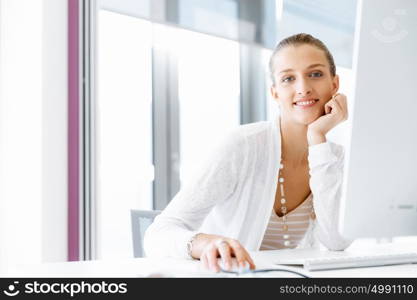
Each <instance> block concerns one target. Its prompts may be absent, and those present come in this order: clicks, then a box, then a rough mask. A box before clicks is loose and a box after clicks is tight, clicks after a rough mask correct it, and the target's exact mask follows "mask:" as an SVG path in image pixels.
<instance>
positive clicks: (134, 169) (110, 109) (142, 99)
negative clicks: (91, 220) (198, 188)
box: [96, 10, 153, 258]
mask: <svg viewBox="0 0 417 300" xmlns="http://www.w3.org/2000/svg"><path fill="white" fill-rule="evenodd" d="M151 42H152V28H151V23H150V22H148V21H144V20H141V19H138V18H134V17H130V16H126V15H121V14H117V13H113V12H109V11H104V10H101V11H100V14H99V26H98V80H97V83H98V97H97V110H96V111H97V115H96V117H97V127H98V128H97V137H96V138H97V151H96V153H97V155H98V157H97V174H98V176H97V199H98V206H99V210H98V239H99V240H98V244H99V249H98V250H99V251H98V257H99V258H120V257H131V256H132V255H133V246H132V237H131V224H130V209H132V208H136V209H143V210H150V209H152V181H153V165H152V52H151V50H152V48H151V47H152V46H151V45H152V44H151Z"/></svg>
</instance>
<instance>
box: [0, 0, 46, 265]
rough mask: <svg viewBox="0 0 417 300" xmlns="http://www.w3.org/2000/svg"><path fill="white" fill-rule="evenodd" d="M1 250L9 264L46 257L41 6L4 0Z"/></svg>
mask: <svg viewBox="0 0 417 300" xmlns="http://www.w3.org/2000/svg"><path fill="white" fill-rule="evenodd" d="M0 6H1V9H0V11H1V17H0V22H1V25H0V27H1V33H0V38H1V42H0V66H1V67H0V69H1V89H0V90H1V91H0V93H1V95H0V123H1V125H0V128H1V131H0V148H1V150H0V153H1V156H0V202H1V210H0V219H1V220H2V223H1V227H2V231H1V237H0V244H1V246H0V248H1V251H2V254H3V262H2V266H1V267H2V270H0V272H3V271H4V270H5V268H6V267H5V265H4V264H5V263H7V264H8V266H12V265H14V264H16V263H18V262H37V261H40V257H41V242H40V241H41V226H40V224H41V223H40V222H41V193H42V190H41V156H42V155H41V150H42V145H41V135H42V132H41V120H42V110H41V99H42V96H41V77H42V76H41V74H42V73H41V50H42V47H41V38H42V31H41V21H42V6H41V1H39V0H37V1H33V0H1V2H0Z"/></svg>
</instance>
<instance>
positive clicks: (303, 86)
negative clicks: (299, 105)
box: [296, 80, 311, 97]
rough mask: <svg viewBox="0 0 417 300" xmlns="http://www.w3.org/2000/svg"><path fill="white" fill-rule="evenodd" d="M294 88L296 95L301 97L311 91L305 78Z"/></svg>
mask: <svg viewBox="0 0 417 300" xmlns="http://www.w3.org/2000/svg"><path fill="white" fill-rule="evenodd" d="M296 89H297V95H298V96H301V97H303V96H307V95H309V94H310V93H311V86H310V85H309V84H308V83H307V82H306V81H305V80H300V81H299V82H298V85H297V87H296Z"/></svg>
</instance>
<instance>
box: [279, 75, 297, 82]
mask: <svg viewBox="0 0 417 300" xmlns="http://www.w3.org/2000/svg"><path fill="white" fill-rule="evenodd" d="M291 80H294V77H293V76H288V77H284V78H282V80H281V81H282V82H290V81H291Z"/></svg>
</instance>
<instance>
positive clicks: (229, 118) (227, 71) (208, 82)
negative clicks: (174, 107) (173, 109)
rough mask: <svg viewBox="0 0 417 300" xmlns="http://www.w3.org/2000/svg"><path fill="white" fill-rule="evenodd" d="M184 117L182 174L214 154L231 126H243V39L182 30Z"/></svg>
mask: <svg viewBox="0 0 417 300" xmlns="http://www.w3.org/2000/svg"><path fill="white" fill-rule="evenodd" d="M177 40H178V44H179V45H181V47H180V49H178V50H177V53H178V54H177V55H178V94H179V108H180V111H179V116H180V141H181V142H180V162H181V163H180V178H181V181H184V180H185V179H186V178H187V176H188V175H190V172H191V171H192V169H193V167H194V166H196V165H197V164H199V162H201V160H202V159H204V158H205V157H206V156H207V155H208V153H207V152H208V151H210V146H211V145H213V144H215V143H216V142H217V141H218V140H219V137H221V136H222V135H223V134H225V132H227V131H228V130H229V129H231V128H234V127H236V126H238V125H239V118H240V103H239V102H240V99H239V93H240V86H239V85H240V83H239V44H238V43H237V42H235V41H230V40H226V39H222V38H217V37H213V36H209V35H206V34H201V33H195V32H192V31H187V30H182V29H178V30H177Z"/></svg>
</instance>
